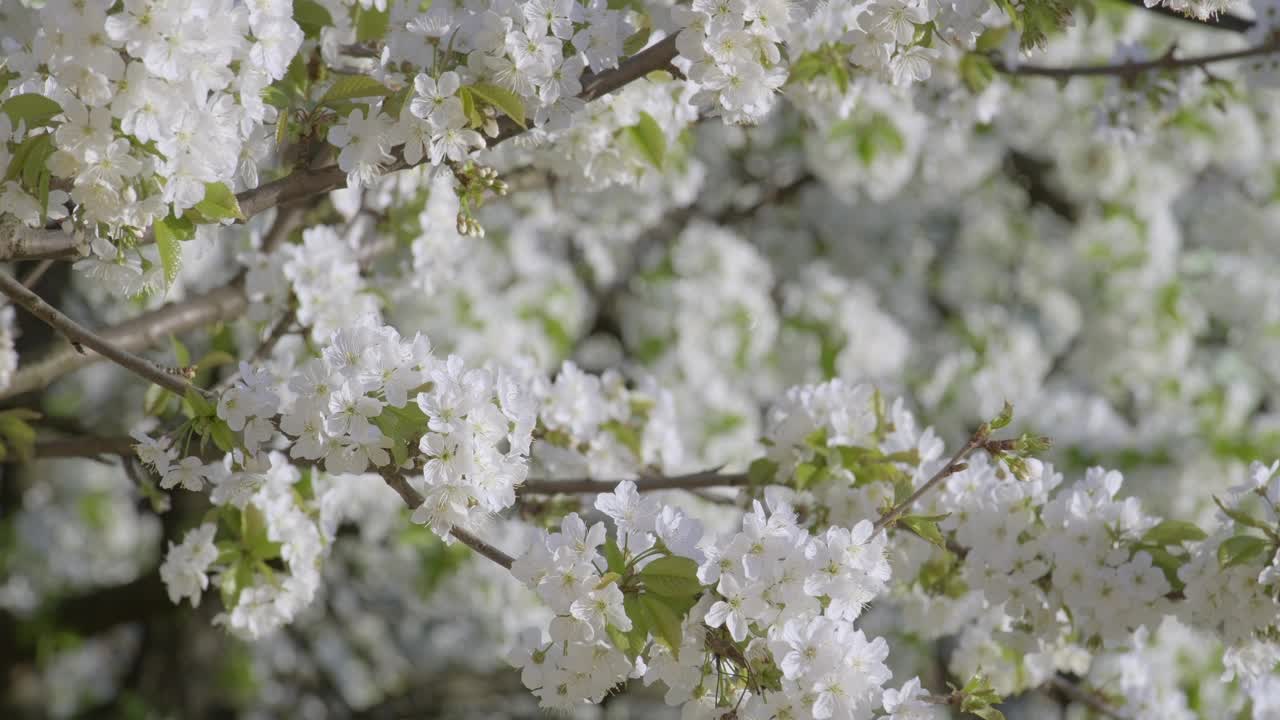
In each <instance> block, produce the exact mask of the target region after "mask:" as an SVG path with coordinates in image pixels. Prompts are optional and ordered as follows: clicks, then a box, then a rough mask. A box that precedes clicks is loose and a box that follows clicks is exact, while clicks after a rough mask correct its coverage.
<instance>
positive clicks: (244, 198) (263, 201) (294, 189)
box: [236, 35, 676, 218]
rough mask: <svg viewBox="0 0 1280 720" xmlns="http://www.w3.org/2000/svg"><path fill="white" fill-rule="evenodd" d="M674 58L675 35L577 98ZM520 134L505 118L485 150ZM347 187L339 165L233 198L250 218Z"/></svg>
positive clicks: (595, 80)
mask: <svg viewBox="0 0 1280 720" xmlns="http://www.w3.org/2000/svg"><path fill="white" fill-rule="evenodd" d="M675 57H676V36H675V35H670V36H668V37H666V38H663V39H662V40H660V41H658V42H656V43H654V44H653V45H651V46H649V47H647V48H645V49H644V50H641V51H640V52H638V53H636V54H635V55H632V56H631V57H629V58H627V59H626V60H624V61H622V63H621V64H619V65H618V67H617V68H615V69H613V70H608V71H605V72H602V73H596V74H594V75H592V76H590V77H588V78H584V79H583V82H582V92H581V93H579V94H578V98H579V99H581V100H583V101H584V102H590V101H592V100H595V99H596V98H598V97H600V96H602V95H606V94H608V93H610V92H613V91H614V90H617V89H618V88H621V87H623V86H624V85H626V84H628V83H630V82H632V81H634V80H638V79H639V78H642V77H644V76H645V75H648V74H649V73H651V72H653V71H654V70H661V69H663V68H666V67H667V66H669V65H670V64H671V61H672V60H674V59H675ZM523 132H525V130H524V128H521V127H520V126H519V125H517V124H516V123H515V122H513V121H512V120H511V119H510V118H506V117H504V118H503V119H502V121H501V122H500V123H499V128H498V135H497V136H496V137H494V138H492V139H490V140H489V141H488V143H487V147H493V146H495V145H498V144H499V143H501V142H503V141H506V140H509V139H511V138H513V137H515V136H517V135H520V134H521V133H523ZM418 164H421V163H418ZM411 167H414V165H411V164H410V163H407V162H405V160H404V156H403V155H401V154H399V153H398V152H397V153H396V160H395V162H394V163H392V164H391V165H390V166H389V167H388V168H387V170H386V172H387V173H391V172H396V171H398V170H405V169H408V168H411ZM346 184H347V174H346V173H345V172H343V171H342V169H341V168H339V167H338V166H336V165H330V166H328V167H325V168H320V169H318V170H301V171H297V172H294V173H292V174H289V175H286V176H285V177H282V178H280V179H278V180H274V181H272V182H269V183H267V184H265V185H262V186H259V187H258V188H256V189H254V190H247V191H245V192H242V193H240V194H239V195H237V196H236V199H237V200H238V201H239V203H240V211H241V213H243V214H244V216H245V218H250V217H253V216H254V215H257V214H258V213H260V212H263V211H264V210H266V209H268V208H271V207H275V206H276V205H279V204H281V203H286V202H291V201H293V200H298V199H300V198H304V197H307V196H310V195H315V194H318V193H323V192H328V191H330V190H336V189H338V188H340V187H345V186H346Z"/></svg>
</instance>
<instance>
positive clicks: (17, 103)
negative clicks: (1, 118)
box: [0, 93, 62, 129]
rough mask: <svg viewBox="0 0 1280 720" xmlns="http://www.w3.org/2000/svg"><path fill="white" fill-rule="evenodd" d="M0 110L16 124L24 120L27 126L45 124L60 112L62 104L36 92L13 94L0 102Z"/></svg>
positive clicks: (32, 126)
mask: <svg viewBox="0 0 1280 720" xmlns="http://www.w3.org/2000/svg"><path fill="white" fill-rule="evenodd" d="M0 111H3V112H4V114H6V115H8V116H9V119H10V120H12V121H13V124H14V125H15V126H16V125H17V124H18V123H19V122H25V123H26V124H27V128H28V129H30V128H34V127H40V126H41V125H47V124H48V123H49V121H50V120H51V119H53V116H55V115H57V114H58V113H60V112H62V106H61V105H59V104H58V103H56V102H54V101H52V100H50V99H49V98H47V97H45V96H44V95H40V94H38V93H23V94H21V95H14V96H13V97H11V98H9V99H8V100H5V101H4V103H2V104H0Z"/></svg>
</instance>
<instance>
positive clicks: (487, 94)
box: [467, 83, 526, 128]
mask: <svg viewBox="0 0 1280 720" xmlns="http://www.w3.org/2000/svg"><path fill="white" fill-rule="evenodd" d="M467 87H468V89H470V91H471V94H472V95H474V96H475V97H477V98H479V99H481V100H483V101H484V102H485V103H487V104H489V105H491V106H493V108H494V109H496V110H498V111H499V112H501V113H502V114H503V115H506V116H507V117H509V118H511V120H512V121H513V122H515V124H516V125H519V126H520V127H521V128H524V127H526V126H525V109H524V101H522V100H521V99H520V96H519V95H516V94H515V93H513V92H511V91H510V90H508V89H506V88H504V87H499V86H497V85H491V84H489V83H476V84H475V85H469V86H467Z"/></svg>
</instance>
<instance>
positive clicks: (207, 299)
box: [0, 282, 248, 400]
mask: <svg viewBox="0 0 1280 720" xmlns="http://www.w3.org/2000/svg"><path fill="white" fill-rule="evenodd" d="M6 294H7V293H6ZM41 302H43V301H41ZM247 307H248V301H247V299H246V298H245V294H244V288H243V287H242V285H241V283H240V282H233V283H232V284H230V285H226V286H224V287H221V288H218V289H216V290H213V291H210V292H208V293H205V294H204V295H199V296H196V297H194V298H192V299H190V300H186V301H184V302H180V303H173V304H170V305H165V306H164V307H161V308H158V309H156V310H152V311H151V312H148V313H144V314H142V315H139V316H138V317H136V318H134V319H133V320H129V321H128V322H124V323H121V324H120V325H117V326H115V327H113V328H111V329H110V330H106V331H104V332H103V333H102V334H101V336H100V339H101V340H102V341H104V342H106V343H108V344H109V345H111V346H112V347H114V348H116V349H118V350H121V351H124V352H126V353H134V352H140V351H142V350H145V349H147V348H149V347H153V346H155V345H157V344H160V343H162V342H164V341H165V340H167V339H168V337H169V336H170V335H176V334H178V333H182V332H186V331H188V330H191V329H193V328H197V327H200V326H202V325H207V324H209V323H214V322H219V321H224V320H231V319H233V318H236V317H239V316H240V315H241V314H242V313H243V312H244V311H245V309H246V308H247ZM85 344H86V345H89V343H85ZM90 347H92V345H90ZM101 359H102V358H101V356H99V355H97V354H94V353H86V354H80V353H78V352H76V351H75V349H74V348H71V347H63V348H59V349H58V350H55V351H53V352H52V353H50V354H48V355H47V356H46V357H44V358H43V359H41V360H38V361H36V362H34V363H29V364H23V365H22V367H20V369H19V370H18V372H17V373H15V374H14V376H13V382H12V383H10V384H9V387H7V388H5V389H4V390H0V400H3V399H5V398H11V397H14V396H16V395H21V394H23V393H27V392H32V391H34V390H39V389H41V388H43V387H46V386H48V385H49V384H50V383H52V382H53V381H54V380H57V379H58V378H60V377H62V376H63V375H66V374H67V373H70V372H73V371H75V370H78V369H80V368H82V367H85V366H86V365H91V364H93V363H95V362H98V361H99V360H101ZM171 377H172V376H171ZM183 387H184V389H185V387H186V386H185V385H184V386H183Z"/></svg>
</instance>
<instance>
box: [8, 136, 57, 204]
mask: <svg viewBox="0 0 1280 720" xmlns="http://www.w3.org/2000/svg"><path fill="white" fill-rule="evenodd" d="M56 151H57V148H56V147H55V146H54V144H53V136H52V135H50V134H48V133H41V134H38V135H28V136H27V138H26V139H25V140H23V141H22V142H21V143H20V144H19V145H18V147H17V148H16V149H15V150H14V153H13V157H12V158H10V159H9V167H8V168H7V169H6V170H5V176H4V179H5V180H17V181H19V184H21V185H22V187H23V189H25V190H26V191H27V192H29V193H31V194H32V195H34V196H35V198H36V200H38V201H39V202H40V212H41V213H42V214H47V212H48V209H49V179H50V173H49V167H48V160H49V156H51V155H53V153H54V152H56Z"/></svg>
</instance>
